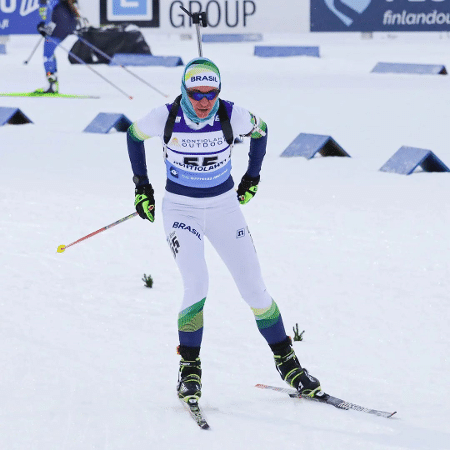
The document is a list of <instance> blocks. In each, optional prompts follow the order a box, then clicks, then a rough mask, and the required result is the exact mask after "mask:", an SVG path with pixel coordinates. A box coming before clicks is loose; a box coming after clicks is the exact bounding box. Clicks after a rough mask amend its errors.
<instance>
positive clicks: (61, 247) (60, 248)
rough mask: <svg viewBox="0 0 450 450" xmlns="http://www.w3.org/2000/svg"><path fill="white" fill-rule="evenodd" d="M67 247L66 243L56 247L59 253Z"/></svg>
mask: <svg viewBox="0 0 450 450" xmlns="http://www.w3.org/2000/svg"><path fill="white" fill-rule="evenodd" d="M65 249H66V246H65V245H60V246H59V247H58V248H57V249H56V251H57V252H58V253H62V252H63V251H64V250H65Z"/></svg>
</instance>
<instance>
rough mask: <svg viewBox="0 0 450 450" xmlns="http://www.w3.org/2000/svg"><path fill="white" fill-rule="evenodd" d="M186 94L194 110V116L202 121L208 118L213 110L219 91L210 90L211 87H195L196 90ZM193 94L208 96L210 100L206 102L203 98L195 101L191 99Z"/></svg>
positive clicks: (205, 98) (193, 89)
mask: <svg viewBox="0 0 450 450" xmlns="http://www.w3.org/2000/svg"><path fill="white" fill-rule="evenodd" d="M187 93H188V96H189V100H190V102H191V104H192V107H193V108H194V111H195V114H197V117H198V118H199V119H204V118H206V117H208V114H209V113H210V112H211V110H212V109H213V107H214V104H215V103H216V100H217V94H218V93H219V91H218V90H217V89H214V88H212V87H211V86H197V87H196V88H191V89H189V90H188V91H187ZM193 93H199V94H200V93H201V94H210V95H209V97H210V98H211V97H212V98H211V100H208V98H207V97H205V96H203V97H202V99H201V100H195V98H193V97H192V94H193ZM214 94H215V95H214ZM213 95H214V96H213ZM196 97H198V96H196Z"/></svg>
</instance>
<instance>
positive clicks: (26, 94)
mask: <svg viewBox="0 0 450 450" xmlns="http://www.w3.org/2000/svg"><path fill="white" fill-rule="evenodd" d="M0 97H38V98H42V97H44V98H76V99H86V98H100V97H96V96H94V95H76V94H60V93H45V92H41V91H39V90H37V91H34V92H0Z"/></svg>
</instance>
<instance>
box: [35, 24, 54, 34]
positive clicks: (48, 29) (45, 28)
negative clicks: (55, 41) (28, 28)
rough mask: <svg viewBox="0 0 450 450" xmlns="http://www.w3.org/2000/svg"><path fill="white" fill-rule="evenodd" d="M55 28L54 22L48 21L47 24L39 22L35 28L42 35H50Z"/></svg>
mask: <svg viewBox="0 0 450 450" xmlns="http://www.w3.org/2000/svg"><path fill="white" fill-rule="evenodd" d="M55 28H56V23H55V22H49V23H48V24H47V25H45V22H39V23H38V25H37V30H38V31H39V33H41V34H42V36H43V37H46V36H51V35H52V33H53V31H54V29H55Z"/></svg>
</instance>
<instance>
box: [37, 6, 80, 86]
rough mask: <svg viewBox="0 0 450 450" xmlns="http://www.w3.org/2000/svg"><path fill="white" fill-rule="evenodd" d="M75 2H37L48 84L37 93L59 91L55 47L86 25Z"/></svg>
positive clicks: (39, 29)
mask: <svg viewBox="0 0 450 450" xmlns="http://www.w3.org/2000/svg"><path fill="white" fill-rule="evenodd" d="M76 3H77V2H76V0H39V5H40V8H39V14H40V16H41V18H42V20H43V21H42V22H40V23H39V24H38V26H37V30H38V31H39V33H41V34H42V36H44V37H46V38H47V37H51V39H45V42H44V70H45V74H46V77H47V81H48V83H49V85H48V87H47V88H46V89H45V88H44V89H38V90H37V92H38V91H39V92H46V93H57V92H58V91H59V83H58V75H57V64H56V57H55V50H56V47H57V46H58V45H59V44H60V43H61V42H62V41H63V40H64V39H65V38H66V37H67V36H69V35H70V34H72V33H73V32H74V31H75V29H76V28H77V24H78V23H80V26H83V25H85V24H86V23H87V20H86V19H85V18H82V17H81V15H80V13H79V11H78V8H77V6H76Z"/></svg>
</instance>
